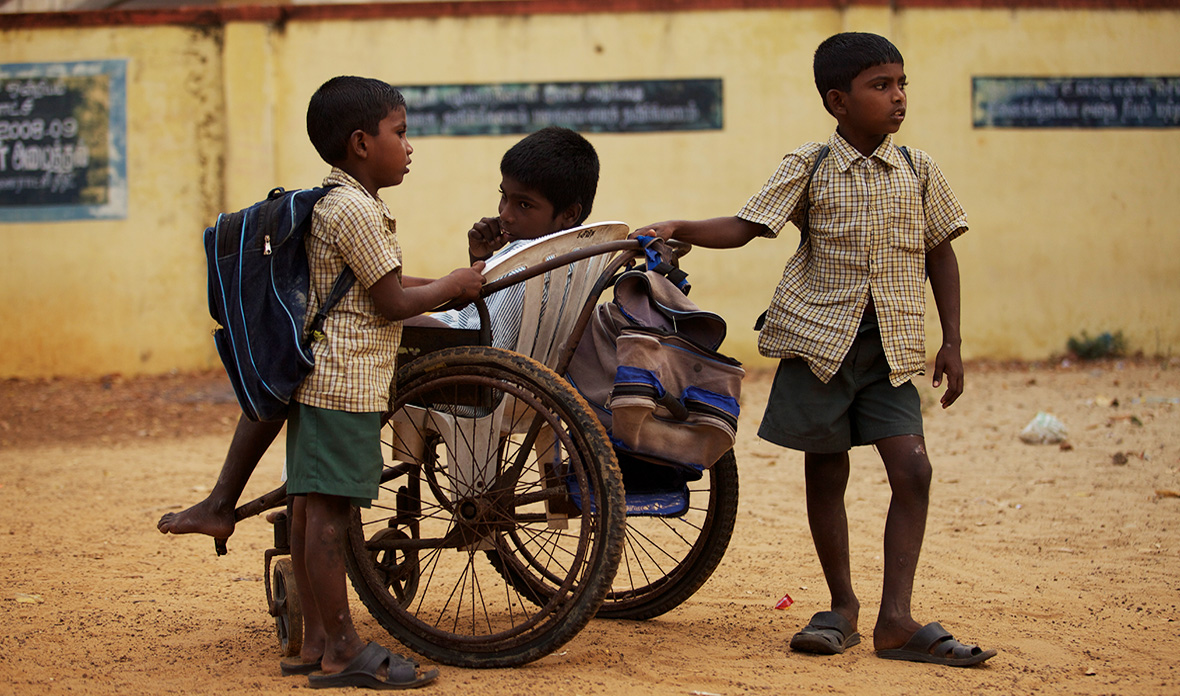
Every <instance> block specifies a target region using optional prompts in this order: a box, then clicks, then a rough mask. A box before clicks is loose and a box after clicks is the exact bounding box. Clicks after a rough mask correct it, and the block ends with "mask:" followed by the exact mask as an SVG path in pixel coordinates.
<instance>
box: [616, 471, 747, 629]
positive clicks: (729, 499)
mask: <svg viewBox="0 0 1180 696" xmlns="http://www.w3.org/2000/svg"><path fill="white" fill-rule="evenodd" d="M737 506H738V473H737V460H736V459H735V458H734V455H733V450H730V451H729V452H726V453H725V454H724V455H722V457H721V459H720V460H718V462H717V463H716V464H714V465H713V466H712V468H710V469H708V470H707V471H706V472H705V473H704V476H703V477H702V478H701V480H699V481H694V482H692V483H689V484H688V508H687V510H686V511H685V512H684V513H683V514H681V515H678V516H659V515H653V516H646V515H628V517H627V534H626V538H625V540H624V541H623V558H622V560H621V561H619V569H618V572H616V573H615V577H614V583H613V585H612V587H611V590H610V592H609V593H608V594H607V596H606V600H605V601H604V602H603V604H602V607H601V608H600V609H599V610H598V616H599V617H602V618H610V619H650V618H652V617H654V616H659V615H660V614H664V613H666V612H668V611H671V610H672V609H675V608H676V607H677V606H679V605H680V604H681V603H682V602H684V601H685V600H686V599H688V598H689V597H691V596H692V595H693V594H694V593H695V592H696V591H697V590H698V589H700V587H701V585H703V584H705V581H706V580H708V579H709V576H710V575H712V574H713V571H714V570H716V569H717V565H718V564H719V563H720V562H721V557H722V556H724V555H725V550H726V549H727V548H728V547H729V540H730V537H731V536H732V535H733V524H734V520H735V518H736V517H737Z"/></svg>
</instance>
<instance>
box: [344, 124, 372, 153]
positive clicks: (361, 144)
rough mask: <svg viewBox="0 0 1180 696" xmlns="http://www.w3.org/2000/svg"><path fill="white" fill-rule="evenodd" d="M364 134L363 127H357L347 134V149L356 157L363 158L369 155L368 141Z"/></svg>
mask: <svg viewBox="0 0 1180 696" xmlns="http://www.w3.org/2000/svg"><path fill="white" fill-rule="evenodd" d="M366 135H367V134H366V133H365V131H364V130H363V129H360V128H358V129H356V130H354V131H353V132H352V134H351V135H349V136H348V151H349V152H350V153H352V154H353V155H355V156H356V158H357V159H365V158H366V157H368V156H369V143H368V140H367V139H366Z"/></svg>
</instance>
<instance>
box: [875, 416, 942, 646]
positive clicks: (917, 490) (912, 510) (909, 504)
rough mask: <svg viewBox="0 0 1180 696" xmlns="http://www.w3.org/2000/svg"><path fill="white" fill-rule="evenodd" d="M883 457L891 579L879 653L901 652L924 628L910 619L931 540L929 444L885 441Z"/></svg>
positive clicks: (906, 438) (880, 445) (878, 632)
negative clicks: (928, 531) (919, 570)
mask: <svg viewBox="0 0 1180 696" xmlns="http://www.w3.org/2000/svg"><path fill="white" fill-rule="evenodd" d="M876 445H877V451H878V452H880V454H881V459H882V461H884V463H885V471H886V473H887V474H888V476H889V487H890V489H891V490H892V496H891V497H890V500H889V514H888V516H887V517H886V518H885V579H884V585H883V587H882V591H881V611H880V612H879V613H878V614H877V625H876V626H875V627H874V628H873V644H874V647H875V648H876V649H877V650H883V649H888V648H898V647H901V646H902V645H904V644H905V642H906V640H908V639H909V637H910V636H911V635H913V633H914V632H915V631H917V630H918V629H919V628H921V627H922V626H921V624H919V623H918V622H917V621H915V620H914V618H913V616H912V615H911V613H910V603H911V599H912V597H913V592H914V574H915V573H916V571H917V567H918V555H919V554H920V553H921V551H922V540H923V538H924V537H925V534H926V512H927V509H928V508H929V505H930V479H931V477H932V472H931V467H930V460H929V458H928V457H927V456H926V441H925V439H924V438H922V437H921V436H918V435H902V436H898V437H890V438H886V439H884V440H880V441H879V442H877V443H876Z"/></svg>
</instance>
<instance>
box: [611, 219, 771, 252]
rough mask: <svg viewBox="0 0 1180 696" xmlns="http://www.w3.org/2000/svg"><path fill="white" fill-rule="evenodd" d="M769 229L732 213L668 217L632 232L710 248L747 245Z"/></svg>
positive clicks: (634, 234) (731, 247) (730, 247)
mask: <svg viewBox="0 0 1180 696" xmlns="http://www.w3.org/2000/svg"><path fill="white" fill-rule="evenodd" d="M768 232H769V229H768V228H767V227H766V225H763V224H760V223H757V222H750V221H749V220H744V219H742V218H740V217H737V216H730V217H719V218H710V219H708V220H666V221H664V222H657V223H655V224H652V225H644V226H643V227H640V228H638V229H637V230H635V232H633V233H632V236H636V235H644V236H648V237H660V238H662V239H664V240H668V239H675V240H678V241H681V242H685V243H688V244H692V245H693V246H701V247H705V248H707V249H734V248H736V247H740V246H745V245H746V244H747V243H748V242H749V241H750V240H751V239H754V238H755V237H762V236H765V235H766V234H767V233H768Z"/></svg>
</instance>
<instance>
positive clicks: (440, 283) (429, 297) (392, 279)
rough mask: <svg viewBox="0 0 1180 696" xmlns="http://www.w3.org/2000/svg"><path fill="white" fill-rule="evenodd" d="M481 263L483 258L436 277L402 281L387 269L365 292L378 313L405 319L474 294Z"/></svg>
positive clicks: (480, 276) (480, 280)
mask: <svg viewBox="0 0 1180 696" xmlns="http://www.w3.org/2000/svg"><path fill="white" fill-rule="evenodd" d="M483 267H484V264H483V262H482V261H477V262H475V263H473V264H472V265H471V267H470V268H456V269H455V270H453V271H451V272H450V273H449V274H447V275H445V276H443V277H442V278H438V279H437V280H428V279H425V278H407V279H406V282H405V284H404V285H403V283H402V280H401V279H400V278H398V274H397V272H396V271H391V272H389V273H386V274H385V275H384V276H382V277H381V279H380V280H378V281H377V282H376V283H373V285H372V286H371V287H369V295H370V296H372V298H373V303H374V304H375V305H377V311H378V312H380V313H381V316H383V317H385V318H386V319H389V320H390V321H398V320H402V319H408V318H410V317H412V316H417V315H419V314H422V313H423V312H427V311H430V310H432V309H434V308H435V307H438V306H440V305H442V304H445V303H447V302H450V301H451V300H467V301H472V300H474V299H475V298H477V297H478V296H479V290H480V288H481V287H483V281H484V278H483Z"/></svg>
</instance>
